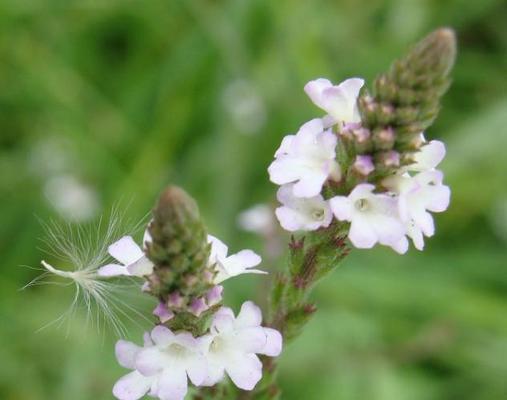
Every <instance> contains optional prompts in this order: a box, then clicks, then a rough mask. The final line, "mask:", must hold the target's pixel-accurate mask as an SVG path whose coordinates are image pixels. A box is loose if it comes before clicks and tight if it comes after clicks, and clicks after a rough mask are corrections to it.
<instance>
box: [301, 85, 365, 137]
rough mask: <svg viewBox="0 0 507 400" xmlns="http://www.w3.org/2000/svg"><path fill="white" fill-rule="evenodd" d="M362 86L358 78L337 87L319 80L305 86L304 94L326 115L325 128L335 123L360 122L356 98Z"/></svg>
mask: <svg viewBox="0 0 507 400" xmlns="http://www.w3.org/2000/svg"><path fill="white" fill-rule="evenodd" d="M363 85H364V80H363V79H360V78H350V79H347V80H345V81H343V82H342V83H340V84H338V85H333V84H332V83H331V81H329V80H328V79H323V78H319V79H316V80H313V81H310V82H308V83H307V84H306V85H305V92H306V94H307V95H308V96H309V97H310V99H311V100H312V102H313V103H314V104H315V105H316V106H318V107H320V108H322V109H323V110H324V111H326V112H327V113H328V115H327V116H326V117H325V118H324V120H325V125H326V127H328V126H331V125H334V124H336V123H341V124H347V123H357V122H361V116H360V115H359V110H358V108H357V97H358V96H359V91H360V90H361V88H362V87H363Z"/></svg>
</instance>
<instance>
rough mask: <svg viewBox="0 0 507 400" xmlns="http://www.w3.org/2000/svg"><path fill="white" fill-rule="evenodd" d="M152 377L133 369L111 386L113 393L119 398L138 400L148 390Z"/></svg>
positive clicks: (122, 399)
mask: <svg viewBox="0 0 507 400" xmlns="http://www.w3.org/2000/svg"><path fill="white" fill-rule="evenodd" d="M152 381H153V378H151V377H146V376H143V375H141V374H140V373H139V372H137V371H133V372H131V373H129V374H127V375H125V376H122V377H121V378H120V379H119V380H118V382H116V384H115V385H114V387H113V394H114V396H115V397H116V398H117V399H119V400H138V399H140V398H141V397H143V396H144V395H145V394H146V393H147V392H148V390H150V387H151V384H152Z"/></svg>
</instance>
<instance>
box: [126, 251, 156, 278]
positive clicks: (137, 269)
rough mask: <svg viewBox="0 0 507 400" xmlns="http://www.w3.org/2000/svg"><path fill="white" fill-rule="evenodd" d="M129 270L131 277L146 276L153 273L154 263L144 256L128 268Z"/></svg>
mask: <svg viewBox="0 0 507 400" xmlns="http://www.w3.org/2000/svg"><path fill="white" fill-rule="evenodd" d="M127 270H128V272H129V273H130V275H133V276H139V277H142V276H146V275H151V274H152V273H153V263H152V262H151V261H150V260H149V258H148V257H146V256H144V255H143V256H142V257H141V258H140V259H139V260H137V261H135V262H134V263H132V264H130V265H128V266H127Z"/></svg>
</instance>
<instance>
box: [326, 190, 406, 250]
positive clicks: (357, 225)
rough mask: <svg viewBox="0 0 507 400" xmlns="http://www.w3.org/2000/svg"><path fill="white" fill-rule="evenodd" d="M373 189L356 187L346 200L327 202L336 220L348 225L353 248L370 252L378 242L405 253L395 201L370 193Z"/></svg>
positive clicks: (343, 197) (341, 197) (341, 198)
mask: <svg viewBox="0 0 507 400" xmlns="http://www.w3.org/2000/svg"><path fill="white" fill-rule="evenodd" d="M374 189H375V186H373V185H370V184H368V183H361V184H359V185H357V186H356V187H355V188H354V190H352V192H351V193H350V194H349V196H348V197H345V196H336V197H333V198H332V199H331V200H330V201H329V202H330V206H331V210H332V211H333V213H334V215H335V217H336V218H337V219H338V220H340V221H350V223H351V224H350V232H349V239H350V241H351V242H352V244H353V245H354V246H355V247H358V248H371V247H373V246H374V245H375V244H376V243H377V242H378V243H380V244H383V245H386V246H390V247H392V248H393V249H394V250H395V251H397V252H399V253H405V252H406V251H407V247H408V243H407V241H406V239H405V240H404V236H405V227H404V225H403V223H402V222H401V221H400V219H399V215H398V207H397V199H396V198H394V197H392V196H389V195H387V194H376V193H373V190H374Z"/></svg>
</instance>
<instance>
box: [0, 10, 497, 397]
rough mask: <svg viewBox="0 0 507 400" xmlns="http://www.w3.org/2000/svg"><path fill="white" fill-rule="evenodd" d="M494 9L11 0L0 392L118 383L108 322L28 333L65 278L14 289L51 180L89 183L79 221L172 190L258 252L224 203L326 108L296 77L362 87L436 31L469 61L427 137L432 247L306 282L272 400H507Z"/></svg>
mask: <svg viewBox="0 0 507 400" xmlns="http://www.w3.org/2000/svg"><path fill="white" fill-rule="evenodd" d="M104 3H105V4H104ZM506 19H507V9H506V7H505V4H504V2H502V1H501V0H487V1H481V2H474V1H469V0H449V1H445V2H443V1H422V0H413V1H410V2H408V1H405V0H392V1H379V0H373V1H372V0H368V1H366V0H361V1H323V0H322V1H313V2H303V1H288V0H277V1H269V0H251V1H237V0H229V1H222V2H212V1H195V0H185V1H184V0H175V1H150V2H141V1H127V2H125V1H109V2H102V3H100V2H95V1H80V2H72V1H69V2H64V3H62V2H60V1H56V0H55V1H36V0H32V1H18V0H4V1H3V2H2V3H1V4H0V130H1V131H0V171H1V175H0V201H1V207H0V221H1V224H0V254H1V256H2V279H1V280H0V321H1V323H0V360H2V362H0V398H1V399H6V400H13V399H16V400H17V399H22V400H31V399H49V398H51V399H55V400H59V399H68V398H73V399H76V400H80V399H83V400H85V399H97V398H100V399H102V398H110V397H111V395H110V388H111V386H112V383H113V382H114V380H115V379H116V378H117V377H118V376H120V375H121V374H122V373H123V372H122V370H121V368H120V367H118V366H117V365H116V363H115V360H114V356H113V350H112V349H113V342H114V338H113V336H112V335H111V334H109V333H105V334H104V333H102V334H96V333H94V331H93V330H92V329H89V328H86V326H85V321H84V317H83V315H81V314H78V315H77V316H76V318H75V319H74V321H73V323H72V324H70V325H69V328H68V329H66V328H65V326H64V327H63V328H62V329H56V327H48V328H47V329H45V330H43V331H41V332H39V333H36V331H37V329H38V328H40V327H41V326H44V325H45V324H46V323H48V322H49V321H51V320H53V319H55V318H56V317H58V315H59V314H60V313H61V312H63V311H65V304H66V302H70V300H71V293H70V292H69V291H68V290H67V289H62V288H60V287H50V286H40V287H34V288H31V289H28V290H25V291H19V290H18V289H19V288H20V287H22V286H23V285H24V284H25V283H26V282H28V281H29V280H30V279H32V278H34V277H35V276H36V274H37V272H36V271H33V270H31V269H28V268H23V267H20V265H22V264H23V265H25V264H26V265H30V266H36V265H38V263H39V260H40V258H41V257H42V254H41V252H40V251H39V250H38V249H37V247H38V246H39V242H38V238H40V237H41V236H42V235H43V232H42V228H41V226H40V224H39V222H38V220H37V218H36V217H35V216H38V217H40V218H41V219H43V220H47V219H48V218H51V217H53V216H55V214H57V212H58V210H57V209H56V208H55V207H54V205H55V204H56V205H59V207H60V208H59V210H60V212H64V211H62V193H60V191H61V190H63V195H65V194H66V195H67V197H68V195H69V193H68V191H67V192H66V191H65V187H66V186H65V185H63V189H62V187H61V186H62V182H63V183H67V184H68V182H69V179H70V181H71V182H77V184H78V186H79V187H82V186H83V185H84V187H86V188H88V189H87V190H88V192H87V195H88V196H89V199H91V200H93V201H94V202H95V203H96V204H97V206H96V207H95V208H93V207H91V208H90V204H91V203H93V202H92V201H91V200H90V201H89V202H87V203H86V204H85V205H81V206H79V208H80V209H81V210H82V209H83V208H84V209H87V207H88V208H90V209H89V210H85V211H87V212H88V214H87V213H84V214H82V216H88V215H91V214H93V213H97V212H98V213H100V212H101V211H104V210H107V209H109V208H110V207H111V206H112V205H113V204H115V203H117V202H118V201H120V200H122V201H124V200H130V199H132V202H131V206H130V208H129V213H130V214H131V215H132V216H133V217H134V218H141V217H142V216H143V215H144V214H145V213H146V211H147V210H149V208H150V207H151V205H152V203H153V201H154V199H155V197H156V195H157V193H158V192H159V191H160V190H161V188H162V187H163V186H164V185H165V184H167V183H169V182H172V183H177V184H180V185H182V186H184V187H185V188H186V189H187V190H188V191H189V192H190V193H192V195H194V196H195V197H196V198H197V199H198V201H199V204H200V206H201V208H202V211H203V214H204V216H205V218H206V221H207V223H208V225H209V227H210V230H211V231H212V232H214V233H216V234H217V235H219V236H221V237H223V238H224V239H225V240H226V241H228V242H229V243H230V244H231V247H232V248H240V247H251V248H255V249H257V250H259V249H260V246H261V241H260V240H259V239H258V238H255V237H253V236H251V235H247V234H245V233H240V232H238V229H237V227H236V225H235V220H236V216H237V214H238V212H239V211H240V210H242V209H244V208H246V207H249V206H250V205H252V204H254V203H256V202H271V201H273V197H274V189H275V188H274V187H273V186H272V185H271V184H270V183H269V182H268V179H267V173H266V167H267V165H268V164H269V162H270V159H271V158H272V155H273V152H274V150H275V149H276V147H277V145H278V143H279V141H280V139H281V137H282V136H283V135H284V134H286V133H288V132H292V131H294V130H296V129H297V128H298V126H299V125H300V124H301V123H302V122H303V121H305V120H306V119H309V118H312V117H314V116H317V115H319V111H318V110H317V109H316V108H314V107H313V106H312V105H311V103H310V102H309V101H308V99H307V98H306V97H305V95H304V93H303V91H302V87H303V85H304V83H305V82H306V81H308V80H309V79H312V78H315V77H319V76H326V77H329V78H331V79H333V80H335V81H339V80H341V79H343V78H346V77H350V76H353V75H360V76H364V77H366V78H367V79H368V80H370V81H371V79H372V78H373V77H374V76H375V74H376V73H378V72H380V71H382V70H384V69H385V68H386V67H387V66H388V64H389V62H390V61H391V60H392V59H393V58H394V57H396V56H398V55H400V54H402V53H403V52H404V51H405V50H406V48H407V46H408V45H409V44H410V43H411V42H413V41H415V40H417V39H418V38H419V37H421V36H422V35H424V34H426V33H427V32H428V31H429V30H431V29H433V28H435V27H437V26H439V25H442V24H445V25H450V26H453V27H455V28H456V30H457V32H458V36H459V39H460V54H459V58H458V63H457V65H456V69H455V73H454V85H453V87H452V89H451V91H450V93H449V94H448V95H447V96H446V97H445V100H444V106H443V112H442V115H441V117H440V118H439V120H438V121H437V123H436V125H435V126H434V127H433V128H431V130H430V131H429V132H428V133H427V136H428V137H431V138H432V137H439V138H443V139H444V140H445V141H446V142H447V143H448V151H449V154H448V158H447V159H446V161H445V163H444V164H443V169H444V170H445V171H446V173H447V181H448V183H449V184H450V185H451V186H452V189H453V200H452V205H451V207H450V210H449V211H448V212H447V213H445V214H443V215H440V216H437V218H436V220H437V225H438V229H437V235H436V237H435V238H432V239H430V240H428V244H427V249H426V250H425V251H424V252H423V253H416V252H415V251H412V252H411V253H410V254H409V255H406V256H403V257H400V256H398V255H396V254H394V253H393V252H390V251H387V250H383V249H378V250H374V251H367V252H365V251H362V252H355V253H354V255H353V256H351V257H350V259H349V260H347V262H346V263H345V264H344V265H343V267H342V268H340V269H339V270H338V271H337V272H336V273H335V274H334V276H332V277H331V278H329V279H328V280H327V281H326V282H324V283H323V284H322V285H321V286H320V287H319V288H318V289H317V291H316V293H315V298H316V301H317V302H318V304H319V306H320V311H319V313H318V314H317V316H316V317H315V319H314V320H313V321H312V322H311V324H310V325H309V326H308V329H307V330H306V331H305V332H304V334H303V335H302V337H301V338H300V339H298V341H297V342H295V343H294V344H293V345H291V346H289V347H288V348H287V350H286V353H285V354H284V356H283V359H282V365H283V369H282V373H281V380H282V384H283V388H284V393H285V395H284V398H287V399H333V400H335V399H344V400H349V399H372V400H377V399H378V400H383V399H386V400H397V399H411V400H412V399H415V400H418V399H432V400H433V399H446V400H447V399H458V398H459V399H474V400H483V399H484V400H496V399H503V398H507V386H506V382H507V379H506V377H507V369H506V363H505V359H506V358H507V319H506V315H507V296H506V293H507V272H506V270H505V268H506V265H507V254H506V250H505V248H506V242H507V185H506V182H507V176H506V173H505V171H506V168H507V164H506V157H505V154H504V153H505V148H506V145H507V143H506V137H507V136H506V133H505V126H507V111H506V110H507V95H506V93H507V80H506V79H505V71H506V69H507V25H506V24H505V21H506ZM62 178H63V179H62ZM78 197H79V196H78ZM65 198H66V197H65V196H63V199H64V200H65ZM63 205H64V206H65V204H63ZM71 205H72V204H71ZM63 210H65V208H63ZM74 211H75V210H74ZM80 215H81V214H80ZM282 263H283V260H280V261H279V264H280V265H281V264H282ZM275 264H278V263H275ZM252 279H258V280H259V282H261V281H262V279H264V278H262V277H258V278H252V277H250V278H248V277H247V278H243V277H242V278H239V279H238V280H237V281H236V282H231V283H228V287H227V289H228V290H227V291H228V297H229V299H230V301H231V302H233V303H234V304H239V303H240V302H241V301H243V300H245V299H247V298H250V297H255V296H256V297H257V299H258V301H261V302H262V301H265V299H263V298H262V296H259V295H258V292H256V291H255V290H254V289H253V288H252V285H251V283H252ZM140 332H141V330H140V329H139V328H138V327H132V331H131V335H130V339H132V340H137V341H139V338H140Z"/></svg>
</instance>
